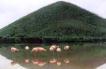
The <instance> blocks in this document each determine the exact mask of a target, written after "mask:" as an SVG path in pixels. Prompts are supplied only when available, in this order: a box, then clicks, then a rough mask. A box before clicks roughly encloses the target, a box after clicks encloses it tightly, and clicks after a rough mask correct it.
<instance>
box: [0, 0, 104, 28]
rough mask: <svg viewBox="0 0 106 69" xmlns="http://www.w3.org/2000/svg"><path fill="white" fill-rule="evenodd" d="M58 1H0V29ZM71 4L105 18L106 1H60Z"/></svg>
mask: <svg viewBox="0 0 106 69" xmlns="http://www.w3.org/2000/svg"><path fill="white" fill-rule="evenodd" d="M57 1H60V0H0V28H3V27H5V26H7V25H8V24H10V23H12V22H14V21H16V20H18V19H20V18H21V17H23V16H25V15H28V14H29V13H31V12H33V11H36V10H38V9H40V8H42V7H44V6H47V5H48V4H51V3H54V2H57ZM61 1H66V2H70V3H73V4H75V5H77V6H80V7H81V8H84V9H86V10H88V11H90V12H93V13H94V14H97V15H98V16H100V17H102V18H106V13H105V12H106V8H105V7H106V0H61Z"/></svg>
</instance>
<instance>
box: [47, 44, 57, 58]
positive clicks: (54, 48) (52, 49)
mask: <svg viewBox="0 0 106 69" xmlns="http://www.w3.org/2000/svg"><path fill="white" fill-rule="evenodd" d="M56 48H57V46H56V45H51V46H50V48H49V51H51V52H52V56H53V57H54V56H55V55H54V52H55V51H56Z"/></svg>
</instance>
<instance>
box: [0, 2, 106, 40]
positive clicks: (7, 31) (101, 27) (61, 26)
mask: <svg viewBox="0 0 106 69" xmlns="http://www.w3.org/2000/svg"><path fill="white" fill-rule="evenodd" d="M105 23H106V21H105V20H104V19H102V18H100V17H98V16H97V15H95V14H93V13H90V12H88V11H86V10H84V9H81V8H80V7H77V6H75V5H73V4H69V3H66V2H62V1H60V2H56V3H54V4H51V5H48V6H46V7H43V8H41V9H39V10H38V11H35V12H33V13H31V14H29V15H27V16H25V17H23V18H21V19H19V20H17V21H15V22H13V23H12V24H10V25H8V26H6V27H4V28H2V29H1V30H0V36H1V37H42V38H45V37H47V38H59V39H69V38H78V37H79V38H83V37H104V36H106V28H105V27H106V24H105Z"/></svg>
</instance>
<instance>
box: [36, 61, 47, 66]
mask: <svg viewBox="0 0 106 69" xmlns="http://www.w3.org/2000/svg"><path fill="white" fill-rule="evenodd" d="M45 64H46V62H43V61H40V62H38V66H40V67H42V66H44V65H45Z"/></svg>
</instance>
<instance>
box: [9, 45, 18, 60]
mask: <svg viewBox="0 0 106 69" xmlns="http://www.w3.org/2000/svg"><path fill="white" fill-rule="evenodd" d="M10 50H11V54H12V57H11V58H12V59H13V60H15V58H14V57H13V56H14V54H15V53H16V52H18V51H19V49H18V48H15V47H11V48H10Z"/></svg>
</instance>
